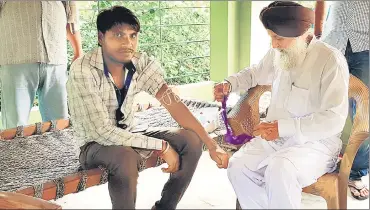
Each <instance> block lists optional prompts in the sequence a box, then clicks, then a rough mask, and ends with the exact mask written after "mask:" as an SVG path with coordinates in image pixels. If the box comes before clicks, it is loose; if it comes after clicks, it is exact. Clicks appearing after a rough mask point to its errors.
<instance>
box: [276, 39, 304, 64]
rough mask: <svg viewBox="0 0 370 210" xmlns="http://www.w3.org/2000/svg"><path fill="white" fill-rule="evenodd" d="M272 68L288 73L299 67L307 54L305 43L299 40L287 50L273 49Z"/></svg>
mask: <svg viewBox="0 0 370 210" xmlns="http://www.w3.org/2000/svg"><path fill="white" fill-rule="evenodd" d="M274 50H275V57H274V66H275V67H276V68H278V69H281V70H285V71H289V70H291V69H293V68H295V67H297V66H299V65H300V64H301V63H302V61H303V60H304V58H305V57H306V54H307V43H306V42H305V41H303V40H301V39H298V38H297V40H296V43H295V44H294V45H293V46H291V47H289V48H287V49H274Z"/></svg>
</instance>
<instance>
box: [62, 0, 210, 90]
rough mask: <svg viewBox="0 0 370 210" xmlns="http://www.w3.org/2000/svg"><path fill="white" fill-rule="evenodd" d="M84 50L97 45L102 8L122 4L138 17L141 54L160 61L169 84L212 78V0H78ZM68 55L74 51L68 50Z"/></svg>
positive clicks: (71, 55)
mask: <svg viewBox="0 0 370 210" xmlns="http://www.w3.org/2000/svg"><path fill="white" fill-rule="evenodd" d="M78 4H79V5H78V6H79V9H80V10H79V11H80V21H81V36H82V48H83V50H84V52H85V53H86V52H89V51H91V50H92V49H94V48H96V47H97V46H98V44H97V30H96V17H97V15H98V12H99V11H101V10H102V9H107V8H110V7H112V6H114V5H121V6H125V7H127V8H129V9H131V10H132V11H133V12H134V13H135V14H136V15H137V16H138V18H139V20H140V23H141V25H142V30H141V33H140V39H139V51H142V52H146V53H147V54H149V55H151V56H154V57H155V58H156V59H157V60H159V61H160V62H161V64H162V66H163V68H164V70H165V77H166V80H167V82H168V83H170V84H175V85H176V84H186V83H194V82H200V81H205V80H209V79H210V76H209V75H210V72H209V71H210V58H209V55H210V42H209V40H210V26H209V23H210V9H209V5H210V3H209V1H79V2H78ZM68 56H69V58H70V59H71V58H72V57H73V50H72V48H71V47H70V46H69V47H68Z"/></svg>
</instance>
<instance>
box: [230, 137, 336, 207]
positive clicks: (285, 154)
mask: <svg viewBox="0 0 370 210" xmlns="http://www.w3.org/2000/svg"><path fill="white" fill-rule="evenodd" d="M266 145H268V144H266V141H265V140H262V139H255V140H254V141H253V140H252V141H251V142H249V143H247V144H246V145H244V146H243V147H242V148H241V149H240V150H239V151H237V152H236V153H235V154H234V155H233V157H232V158H231V159H230V163H229V168H228V177H229V180H230V182H231V184H232V186H233V188H234V191H235V193H236V195H237V198H238V200H239V203H240V206H241V207H242V209H299V208H300V205H301V194H302V188H304V187H306V186H308V185H311V184H313V183H315V182H316V181H317V179H318V178H319V177H320V176H322V175H323V174H325V173H328V172H330V171H332V169H333V168H335V166H336V161H337V158H336V156H337V154H338V152H339V150H340V148H335V149H334V150H333V149H332V148H330V147H327V145H324V144H322V143H320V142H309V143H306V144H304V145H299V146H293V147H289V148H285V149H282V150H279V151H275V150H273V149H271V148H268V146H266ZM338 149H339V150H338ZM267 159H269V160H268V161H267V165H265V166H262V167H260V166H258V167H256V165H258V164H256V163H261V162H266V160H267Z"/></svg>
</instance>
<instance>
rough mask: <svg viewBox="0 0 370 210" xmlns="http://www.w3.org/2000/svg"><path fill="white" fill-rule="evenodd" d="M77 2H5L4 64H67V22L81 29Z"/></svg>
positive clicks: (1, 23)
mask: <svg viewBox="0 0 370 210" xmlns="http://www.w3.org/2000/svg"><path fill="white" fill-rule="evenodd" d="M77 11H78V10H77V5H76V2H74V1H64V2H62V1H6V2H4V1H2V2H1V4H0V40H1V41H0V42H1V47H0V65H10V64H27V63H38V62H40V63H47V64H56V65H59V64H66V63H67V35H66V25H67V23H71V24H72V25H73V26H74V29H75V30H76V31H77V30H78V29H79V26H78V12H77Z"/></svg>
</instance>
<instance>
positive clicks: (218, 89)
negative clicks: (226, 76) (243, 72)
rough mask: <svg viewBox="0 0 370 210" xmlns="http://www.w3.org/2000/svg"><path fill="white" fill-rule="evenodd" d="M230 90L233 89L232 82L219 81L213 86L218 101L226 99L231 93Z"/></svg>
mask: <svg viewBox="0 0 370 210" xmlns="http://www.w3.org/2000/svg"><path fill="white" fill-rule="evenodd" d="M230 90H231V85H230V83H228V82H226V81H224V82H221V83H218V84H216V85H215V86H214V87H213V96H214V98H215V100H216V101H218V102H222V101H223V100H224V96H227V95H229V93H230Z"/></svg>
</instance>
